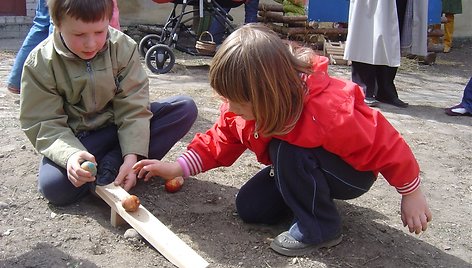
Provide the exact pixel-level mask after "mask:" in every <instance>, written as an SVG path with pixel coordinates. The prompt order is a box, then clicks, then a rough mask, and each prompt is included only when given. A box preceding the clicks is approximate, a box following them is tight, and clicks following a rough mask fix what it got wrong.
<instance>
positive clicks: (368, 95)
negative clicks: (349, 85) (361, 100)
mask: <svg viewBox="0 0 472 268" xmlns="http://www.w3.org/2000/svg"><path fill="white" fill-rule="evenodd" d="M351 77H352V78H351V79H352V81H353V82H354V83H356V84H358V85H359V86H360V87H362V89H363V90H364V94H365V102H366V103H367V104H368V105H371V106H374V105H376V103H377V101H376V100H375V95H376V94H377V82H376V79H375V65H372V64H367V63H363V62H357V61H353V62H352V65H351Z"/></svg>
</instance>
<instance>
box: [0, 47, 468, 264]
mask: <svg viewBox="0 0 472 268" xmlns="http://www.w3.org/2000/svg"><path fill="white" fill-rule="evenodd" d="M14 56H15V51H5V50H3V51H2V52H0V57H1V58H2V61H1V63H0V118H1V119H0V131H1V133H2V135H0V174H1V179H0V211H1V217H0V267H174V266H173V264H171V263H170V262H169V261H168V260H167V259H165V258H164V257H163V256H162V255H161V254H160V253H159V252H158V251H157V250H155V249H154V248H153V247H152V246H151V245H150V244H149V243H147V242H146V241H145V240H142V239H139V238H125V237H124V233H125V231H126V230H127V229H128V228H129V226H127V225H124V226H120V227H117V228H114V227H112V226H111V225H110V219H109V217H110V210H109V207H108V205H107V204H106V203H105V202H103V201H102V200H100V199H98V198H96V197H92V196H91V197H88V198H85V199H84V200H83V201H81V202H80V203H78V204H74V205H71V206H68V207H54V206H51V205H49V204H48V202H47V201H46V200H45V199H44V198H43V197H41V195H40V194H39V193H38V192H37V186H36V175H37V169H38V163H39V160H40V155H38V153H36V152H35V150H34V149H33V147H32V145H31V144H30V143H29V142H28V141H27V140H26V138H25V136H24V134H23V133H22V132H21V130H20V128H19V122H18V111H19V97H18V96H16V95H12V94H9V93H8V92H7V90H6V88H5V87H6V85H5V81H6V77H7V75H8V71H9V69H10V68H11V65H12V63H13V59H14ZM181 58H182V59H183V58H185V57H184V55H180V54H178V55H177V59H181ZM471 62H472V42H471V41H463V42H460V43H459V42H457V43H456V47H455V48H454V49H453V50H452V52H451V53H449V54H439V55H438V58H437V60H436V64H435V65H433V66H428V65H421V64H418V63H417V62H416V61H415V60H408V59H404V61H403V62H402V67H401V68H400V70H399V73H398V75H397V78H396V84H397V87H398V90H399V94H400V97H401V98H402V99H403V100H404V101H407V102H409V103H410V106H409V107H408V108H406V109H401V108H396V107H393V106H389V105H381V106H380V107H379V108H378V109H380V110H381V111H382V112H383V113H384V114H385V115H386V117H387V118H388V119H389V120H390V121H391V123H392V124H393V125H395V126H396V127H397V129H398V130H399V131H400V132H401V133H402V134H403V135H404V137H405V139H406V140H407V141H408V142H409V144H410V146H411V147H412V149H413V152H414V153H415V155H416V157H417V158H418V161H419V163H420V166H421V169H422V173H421V176H422V178H423V182H422V185H423V186H422V187H423V189H424V192H425V193H426V196H427V198H428V200H429V203H430V206H431V209H432V212H433V221H432V223H431V224H430V226H429V229H428V230H427V231H426V232H425V233H424V234H422V235H419V236H417V235H411V234H409V233H408V230H407V229H406V228H404V227H403V226H402V223H401V220H400V212H399V208H400V195H399V194H397V193H396V191H395V190H394V189H393V188H392V187H391V186H389V185H388V184H387V183H386V182H385V181H384V180H383V179H382V178H380V179H379V180H378V181H377V182H376V183H375V184H374V186H373V188H372V190H371V191H370V192H369V193H367V194H365V195H364V196H362V197H360V198H358V199H355V200H351V201H347V202H345V201H341V202H338V205H339V210H340V211H341V214H342V215H343V234H344V236H343V242H342V243H341V244H340V245H338V246H336V247H334V248H332V249H329V250H320V251H318V252H315V253H313V254H311V255H309V256H306V257H300V258H289V257H284V256H281V255H278V254H276V253H274V252H273V251H272V250H271V249H270V248H269V243H270V240H271V239H273V238H274V237H275V236H276V235H278V234H279V233H280V232H282V231H284V230H286V228H287V224H280V225H277V226H260V225H250V224H245V223H243V222H242V221H241V220H240V219H239V218H238V216H237V214H236V213H235V212H236V211H235V206H234V197H235V194H236V193H237V191H238V189H239V188H240V187H241V185H242V184H243V183H244V182H245V181H246V180H247V179H248V178H249V177H251V176H252V175H253V174H254V173H256V172H257V171H258V169H259V168H260V165H259V164H257V162H256V161H255V158H254V157H253V156H252V155H251V154H249V153H247V154H244V155H243V157H241V158H240V159H239V160H238V162H237V163H236V164H235V165H234V166H232V167H230V168H226V169H217V170H213V171H210V172H207V173H204V174H200V175H198V176H197V177H196V178H190V179H188V180H187V181H186V183H185V185H184V188H183V189H182V190H181V191H180V192H178V193H175V194H169V193H166V192H165V191H164V189H163V185H162V181H161V180H158V179H155V180H153V181H151V182H149V183H143V182H140V183H139V184H138V186H137V187H136V188H134V189H133V190H132V191H131V193H133V194H136V195H138V196H139V197H140V199H141V202H142V204H143V205H144V206H145V207H146V208H147V209H148V210H149V211H150V212H152V213H153V214H154V215H155V216H156V217H157V218H158V219H159V220H160V221H162V222H163V223H164V224H165V225H166V226H167V227H169V228H170V229H171V230H172V231H173V232H174V233H175V234H177V235H178V236H179V237H180V238H181V239H182V240H183V241H184V242H185V243H187V244H188V245H189V246H190V247H191V248H193V249H194V250H195V251H196V252H197V253H198V254H199V255H201V256H202V257H203V258H204V259H205V260H206V261H208V262H209V263H210V266H209V267H472V242H471V241H472V225H471V223H470V221H471V219H472V181H471V178H472V177H471V174H472V146H471V139H472V117H449V116H446V115H445V114H444V111H443V108H445V107H448V106H451V105H454V104H457V103H458V102H459V101H460V98H461V96H462V91H463V89H464V86H465V84H466V83H467V81H468V79H469V78H470V76H471ZM208 63H209V59H198V58H190V59H189V60H186V61H180V62H179V64H178V65H176V66H175V67H174V69H173V72H172V73H169V74H165V75H153V74H151V73H150V75H149V77H150V81H151V95H152V96H151V97H152V100H157V99H159V98H162V97H166V96H171V95H175V94H185V95H190V96H192V97H193V98H194V99H195V100H196V102H197V104H198V107H199V117H198V119H197V122H196V123H195V125H194V127H193V129H192V130H191V133H189V134H188V135H187V136H186V137H184V139H183V140H182V141H181V142H179V143H178V144H177V145H176V146H175V148H174V149H173V150H172V151H171V152H170V153H169V154H168V159H174V158H175V157H176V156H178V155H179V153H180V152H182V151H183V150H184V148H185V146H186V144H187V143H188V142H189V141H190V139H191V138H192V137H193V135H194V134H195V132H197V131H203V130H205V129H206V128H208V127H209V126H210V125H211V124H212V122H213V121H214V119H215V118H216V117H217V113H218V110H217V107H218V103H219V101H218V99H217V98H215V97H214V95H213V93H212V91H211V88H210V87H209V85H208V82H207V74H208ZM330 73H331V74H332V75H335V76H340V77H344V78H347V79H349V77H350V68H349V67H347V66H331V67H330Z"/></svg>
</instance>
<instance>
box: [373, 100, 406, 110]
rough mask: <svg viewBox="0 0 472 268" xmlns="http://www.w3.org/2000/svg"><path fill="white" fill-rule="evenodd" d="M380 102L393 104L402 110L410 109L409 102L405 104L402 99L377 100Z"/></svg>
mask: <svg viewBox="0 0 472 268" xmlns="http://www.w3.org/2000/svg"><path fill="white" fill-rule="evenodd" d="M377 100H378V101H380V102H383V103H387V104H391V105H393V106H396V107H400V108H406V107H408V103H407V102H404V101H402V100H400V99H398V98H397V99H393V100H383V99H377Z"/></svg>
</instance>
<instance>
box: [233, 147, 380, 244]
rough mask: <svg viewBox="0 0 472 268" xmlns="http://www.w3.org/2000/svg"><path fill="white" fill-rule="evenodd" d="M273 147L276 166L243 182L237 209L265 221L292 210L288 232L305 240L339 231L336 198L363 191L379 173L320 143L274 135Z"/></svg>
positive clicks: (243, 215)
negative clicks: (300, 142)
mask: <svg viewBox="0 0 472 268" xmlns="http://www.w3.org/2000/svg"><path fill="white" fill-rule="evenodd" d="M269 150H270V159H271V161H272V163H273V168H271V167H268V168H265V169H263V170H262V171H260V172H259V173H258V174H257V175H256V176H254V177H253V178H251V179H250V180H249V181H248V182H247V183H246V184H244V185H243V186H242V187H241V189H240V190H239V192H238V195H237V197H236V208H237V210H238V215H239V216H240V217H241V219H242V220H243V221H245V222H249V223H263V224H273V223H276V222H277V221H280V220H283V219H286V218H287V216H291V217H293V222H292V224H291V227H290V229H289V233H290V234H291V235H292V237H294V238H295V239H296V240H298V241H301V242H304V243H308V244H318V243H321V242H324V241H328V240H331V239H333V238H335V237H336V236H338V235H339V234H340V232H341V217H340V215H339V214H338V211H337V208H336V204H335V203H334V200H333V199H339V200H347V199H352V198H356V197H359V196H361V195H362V194H364V193H366V192H367V191H368V190H369V189H370V187H371V186H372V184H373V183H374V181H375V179H376V178H375V176H374V173H372V172H369V171H357V170H355V169H354V168H353V167H352V166H350V165H349V164H347V163H346V162H344V161H343V160H342V159H341V158H339V157H338V156H336V155H334V154H332V153H330V152H328V151H326V150H324V149H323V148H321V147H318V148H301V147H297V146H294V145H291V144H289V143H287V142H285V141H281V140H277V139H273V140H272V141H271V143H270V146H269ZM270 169H273V174H272V176H271V174H270Z"/></svg>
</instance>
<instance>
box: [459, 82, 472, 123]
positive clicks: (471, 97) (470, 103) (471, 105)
mask: <svg viewBox="0 0 472 268" xmlns="http://www.w3.org/2000/svg"><path fill="white" fill-rule="evenodd" d="M461 104H462V107H464V108H465V109H466V110H467V112H468V113H470V114H472V77H471V78H470V80H469V83H467V85H466V86H465V88H464V95H463V96H462V102H461Z"/></svg>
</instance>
